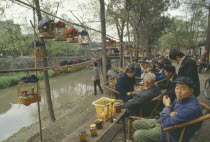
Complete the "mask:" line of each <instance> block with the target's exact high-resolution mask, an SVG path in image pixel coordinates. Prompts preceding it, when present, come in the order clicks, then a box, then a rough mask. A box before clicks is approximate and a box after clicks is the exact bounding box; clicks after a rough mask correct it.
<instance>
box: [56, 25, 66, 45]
mask: <svg viewBox="0 0 210 142" xmlns="http://www.w3.org/2000/svg"><path fill="white" fill-rule="evenodd" d="M55 25H56V27H55V38H54V39H53V40H56V41H66V24H65V23H63V22H58V23H56V24H55Z"/></svg>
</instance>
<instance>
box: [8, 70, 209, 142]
mask: <svg viewBox="0 0 210 142" xmlns="http://www.w3.org/2000/svg"><path fill="white" fill-rule="evenodd" d="M199 76H200V83H201V90H203V88H204V87H203V86H204V81H205V80H206V79H207V78H208V77H209V74H199ZM102 96H105V95H104V94H98V95H96V96H94V95H93V94H92V93H90V94H88V95H87V96H85V97H83V98H81V99H80V100H79V101H78V102H75V103H72V104H67V105H63V106H62V107H60V108H59V109H57V110H55V115H56V119H57V120H56V121H55V122H50V120H49V118H45V119H44V120H42V128H43V141H44V142H60V141H61V140H62V139H64V138H65V137H66V136H67V135H68V134H70V133H71V132H73V131H74V130H76V129H77V128H78V127H80V126H81V125H82V124H83V123H85V122H86V121H87V120H88V119H89V118H90V116H93V115H95V108H94V106H93V105H92V102H93V101H95V100H97V99H99V98H101V97H102ZM106 97H107V96H106ZM199 100H202V101H204V102H205V103H207V104H208V105H210V100H206V99H205V98H204V97H203V96H202V94H201V95H200V96H199ZM209 127H210V120H207V121H205V122H204V124H203V126H202V128H201V130H200V131H199V132H198V133H197V134H196V135H194V137H193V139H192V140H191V141H190V142H210V137H209V134H210V129H209ZM123 141H124V140H123V131H120V132H119V133H118V134H117V136H116V137H115V138H114V139H113V141H112V142H123ZM5 142H40V137H39V124H38V123H36V124H33V125H31V126H29V127H25V128H23V129H21V130H20V131H19V132H18V133H16V134H14V135H13V136H11V137H10V138H8V139H7V140H5Z"/></svg>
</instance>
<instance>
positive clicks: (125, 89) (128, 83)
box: [115, 67, 135, 102]
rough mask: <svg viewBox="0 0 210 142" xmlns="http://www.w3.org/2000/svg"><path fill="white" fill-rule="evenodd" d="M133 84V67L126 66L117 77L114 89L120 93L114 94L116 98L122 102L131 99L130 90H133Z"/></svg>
mask: <svg viewBox="0 0 210 142" xmlns="http://www.w3.org/2000/svg"><path fill="white" fill-rule="evenodd" d="M134 84H135V68H134V67H128V68H127V69H126V71H125V72H124V73H122V74H121V75H120V76H119V78H118V79H117V83H116V86H115V90H117V91H118V92H120V93H121V95H118V94H115V97H116V98H117V99H122V100H123V101H124V102H127V101H128V100H130V99H132V98H133V97H132V95H131V94H132V92H133V91H134Z"/></svg>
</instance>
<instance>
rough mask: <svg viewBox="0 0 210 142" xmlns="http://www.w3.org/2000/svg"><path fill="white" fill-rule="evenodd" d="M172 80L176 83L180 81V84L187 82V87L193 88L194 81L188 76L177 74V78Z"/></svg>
mask: <svg viewBox="0 0 210 142" xmlns="http://www.w3.org/2000/svg"><path fill="white" fill-rule="evenodd" d="M173 82H176V83H181V84H187V85H188V86H189V87H191V88H195V84H194V82H193V81H192V79H190V78H188V77H185V76H179V77H177V79H176V80H175V81H173Z"/></svg>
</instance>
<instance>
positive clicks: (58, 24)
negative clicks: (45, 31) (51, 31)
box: [55, 22, 66, 26]
mask: <svg viewBox="0 0 210 142" xmlns="http://www.w3.org/2000/svg"><path fill="white" fill-rule="evenodd" d="M55 24H56V25H57V26H65V25H66V24H65V23H63V22H58V23H55Z"/></svg>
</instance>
